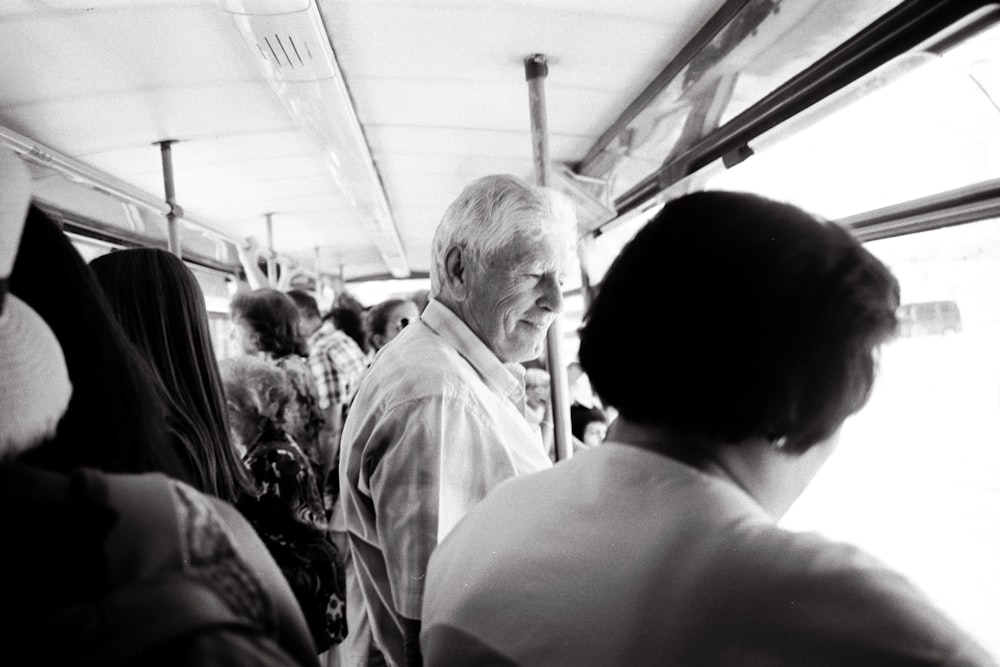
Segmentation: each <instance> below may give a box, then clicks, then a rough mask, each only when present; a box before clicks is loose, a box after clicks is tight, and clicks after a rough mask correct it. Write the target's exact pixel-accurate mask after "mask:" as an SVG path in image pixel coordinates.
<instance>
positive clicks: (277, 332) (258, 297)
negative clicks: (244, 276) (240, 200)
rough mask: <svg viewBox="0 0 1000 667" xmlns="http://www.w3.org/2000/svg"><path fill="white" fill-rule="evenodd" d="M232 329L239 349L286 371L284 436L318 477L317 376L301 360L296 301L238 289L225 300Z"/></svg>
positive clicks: (322, 456) (321, 455) (320, 423)
mask: <svg viewBox="0 0 1000 667" xmlns="http://www.w3.org/2000/svg"><path fill="white" fill-rule="evenodd" d="M229 307H230V312H231V314H232V316H233V334H234V335H235V336H236V340H237V343H238V345H239V347H240V348H241V351H242V352H243V353H245V354H249V355H251V356H257V357H260V358H262V359H264V360H266V361H269V362H271V363H273V364H274V365H276V366H278V367H279V368H281V369H282V370H283V371H285V375H287V376H288V381H289V382H290V383H291V386H292V400H291V402H290V403H289V405H288V410H287V414H286V416H285V423H286V428H287V430H288V435H290V436H292V439H293V440H295V442H296V444H298V445H299V447H301V448H302V451H304V452H305V453H306V456H308V457H309V460H310V461H311V462H312V464H313V466H314V469H315V471H316V474H317V479H320V480H322V479H323V475H324V474H325V471H326V469H325V465H324V463H325V461H326V460H327V458H328V454H327V453H325V452H324V451H323V446H322V434H323V429H324V426H325V419H324V417H323V412H322V411H321V410H320V407H319V399H318V398H317V394H318V390H317V387H316V381H315V380H314V379H313V376H312V373H311V372H310V371H309V367H308V365H307V364H306V358H305V355H306V346H305V342H304V341H303V340H302V335H301V333H300V328H299V312H298V310H297V309H296V307H295V303H294V302H293V301H292V300H291V298H289V297H288V296H287V295H285V294H284V293H282V292H279V291H278V290H274V289H270V288H267V287H265V288H262V289H257V290H254V291H253V292H241V293H238V294H237V295H236V296H234V297H233V300H232V302H231V303H230V306H229Z"/></svg>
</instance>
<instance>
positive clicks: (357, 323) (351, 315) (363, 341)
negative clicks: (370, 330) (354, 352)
mask: <svg viewBox="0 0 1000 667" xmlns="http://www.w3.org/2000/svg"><path fill="white" fill-rule="evenodd" d="M329 317H330V319H331V320H333V324H334V326H336V327H337V328H338V329H340V330H341V331H343V332H344V333H345V334H347V336H348V337H349V338H350V339H351V340H353V341H354V342H355V343H357V344H358V347H360V348H361V351H362V352H367V351H368V336H367V334H366V333H365V323H364V319H363V318H362V317H361V313H360V311H357V310H354V309H353V308H345V307H343V306H335V307H334V308H331V309H330V313H329Z"/></svg>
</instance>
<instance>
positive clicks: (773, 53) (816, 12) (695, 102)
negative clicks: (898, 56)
mask: <svg viewBox="0 0 1000 667" xmlns="http://www.w3.org/2000/svg"><path fill="white" fill-rule="evenodd" d="M898 4H899V0H838V2H835V3H834V2H815V1H804V0H800V1H798V2H787V1H784V2H783V1H781V0H750V1H749V2H747V3H745V4H744V5H743V6H742V7H740V9H739V10H738V11H737V13H736V15H735V16H734V17H733V19H732V20H731V21H730V22H729V23H728V24H727V25H726V26H725V27H724V28H723V29H722V30H720V31H719V33H718V34H716V35H715V36H714V37H713V38H712V40H711V41H710V42H709V43H708V44H707V45H706V46H705V48H703V49H701V51H699V52H698V53H697V54H695V55H694V57H693V58H692V59H691V61H690V62H689V63H688V64H687V65H685V66H684V67H683V68H682V69H681V70H680V71H679V72H678V73H677V74H676V76H674V77H673V79H671V80H670V81H669V82H668V83H667V85H666V86H665V87H664V88H663V90H661V91H660V92H659V93H658V94H657V95H656V96H655V97H654V98H653V99H652V100H650V101H649V103H648V104H647V105H646V106H645V107H644V108H643V109H642V110H641V111H640V112H639V113H638V114H637V115H636V116H635V118H633V119H632V120H631V121H630V122H629V123H628V124H627V125H626V126H625V127H624V128H622V130H621V132H619V134H618V136H616V137H615V139H614V140H613V141H612V142H611V143H610V144H609V145H608V146H607V147H605V148H604V150H603V151H602V152H601V154H600V155H599V156H598V158H597V159H596V160H594V162H593V164H592V165H591V166H590V168H589V169H588V170H587V174H586V175H588V176H596V177H601V178H604V179H607V180H608V181H610V183H611V185H612V195H613V196H614V197H618V196H620V195H621V194H623V193H624V192H625V191H627V190H628V189H629V188H631V187H632V186H634V185H635V184H636V183H638V182H639V181H640V180H642V179H643V178H645V177H646V176H648V175H649V174H651V173H652V172H654V171H655V170H656V169H657V168H659V167H660V165H661V164H663V162H664V160H667V159H669V158H670V157H672V156H675V155H679V154H681V153H683V152H684V151H685V150H687V149H688V148H690V147H691V146H692V145H693V144H694V143H696V142H697V141H699V140H701V139H702V138H703V137H705V136H706V135H707V134H708V133H709V132H711V131H713V130H715V129H716V128H718V127H720V126H722V125H725V124H726V123H727V122H729V121H730V120H732V119H733V118H734V117H736V116H737V115H739V114H740V113H742V112H743V111H746V110H747V109H748V108H749V107H750V106H751V105H753V104H755V103H756V102H758V101H760V100H761V99H762V98H764V97H765V96H767V95H768V94H769V93H771V92H773V91H774V90H775V89H777V88H778V87H779V86H781V85H782V84H784V83H786V82H787V81H789V80H790V79H792V78H793V77H794V76H796V75H798V74H800V73H801V72H803V71H804V70H806V69H808V68H809V67H810V66H812V65H813V64H815V63H816V62H817V61H818V60H820V59H821V58H823V57H824V56H826V55H827V54H828V53H830V52H831V51H833V50H834V49H835V48H836V47H838V46H840V45H841V44H842V43H843V42H846V41H847V40H848V39H850V38H851V37H852V36H854V35H856V34H857V33H858V32H860V31H861V30H862V29H863V28H865V27H866V26H868V25H869V24H871V23H872V22H874V21H875V20H876V19H878V18H879V17H880V16H881V15H883V14H885V13H886V12H888V11H889V10H890V9H892V8H893V7H895V6H896V5H898Z"/></svg>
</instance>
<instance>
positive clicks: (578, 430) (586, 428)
mask: <svg viewBox="0 0 1000 667" xmlns="http://www.w3.org/2000/svg"><path fill="white" fill-rule="evenodd" d="M570 422H571V423H572V427H573V436H574V437H575V438H576V439H577V440H579V441H581V442H582V443H583V444H585V445H587V446H588V447H596V446H598V445H599V444H601V443H602V442H604V436H605V435H606V434H607V432H608V416H607V415H606V414H605V413H604V411H603V410H601V409H600V408H588V407H586V406H583V405H578V404H577V405H572V406H570Z"/></svg>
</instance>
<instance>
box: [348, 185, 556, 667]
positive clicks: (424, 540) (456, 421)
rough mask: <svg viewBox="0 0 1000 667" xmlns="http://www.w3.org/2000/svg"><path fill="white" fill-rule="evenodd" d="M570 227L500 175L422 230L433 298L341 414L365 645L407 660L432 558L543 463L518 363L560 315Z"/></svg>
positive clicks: (544, 199)
mask: <svg viewBox="0 0 1000 667" xmlns="http://www.w3.org/2000/svg"><path fill="white" fill-rule="evenodd" d="M574 231H575V227H574V220H573V215H572V213H571V211H570V210H569V209H568V207H567V208H565V209H564V202H563V201H562V200H561V199H556V198H555V197H554V196H553V194H552V193H550V192H549V191H547V190H543V189H540V188H535V187H531V186H529V185H527V184H525V183H523V182H522V181H520V180H518V179H516V178H513V177H511V176H488V177H485V178H481V179H479V180H477V181H474V182H473V183H471V184H470V185H469V186H467V187H466V188H465V190H463V191H462V193H461V194H460V195H459V197H458V199H457V200H456V201H455V202H453V203H452V204H451V206H449V207H448V210H447V211H446V212H445V214H444V217H443V219H442V221H441V223H440V225H439V226H438V228H437V231H436V232H435V234H434V241H433V267H432V273H431V292H432V295H433V298H432V299H431V301H430V303H429V304H428V306H427V308H426V310H425V311H424V312H423V314H422V315H421V317H420V319H419V321H417V322H415V323H413V324H411V325H409V326H408V327H406V329H404V330H403V332H402V333H400V334H399V336H397V337H396V339H395V340H394V341H393V343H392V345H390V346H387V347H385V348H384V349H383V350H382V352H381V353H380V354H379V356H378V358H377V359H376V360H375V362H374V363H373V364H372V366H371V369H370V370H369V372H368V374H367V375H366V376H365V379H364V380H363V381H362V383H361V388H360V389H359V390H358V394H357V396H356V398H355V400H354V404H353V406H352V407H351V411H350V413H349V414H348V418H347V423H346V425H345V428H344V438H343V443H342V451H341V493H342V500H343V503H344V509H345V513H346V519H347V529H348V535H349V538H350V542H351V551H352V554H353V557H354V559H355V564H356V571H357V573H358V576H359V580H360V585H361V588H362V591H363V593H364V599H365V602H366V607H367V613H368V620H369V621H370V623H371V626H372V631H373V634H374V637H375V641H376V643H377V645H378V646H379V648H380V649H381V650H382V652H383V653H384V654H385V657H386V659H387V661H389V663H390V664H392V665H402V664H419V660H420V654H419V646H418V645H417V639H418V634H419V629H420V606H421V602H422V599H423V582H424V572H425V568H426V565H427V560H428V558H429V557H430V554H431V551H433V549H434V548H435V547H436V546H437V544H438V542H440V540H441V539H442V538H443V537H444V536H445V535H447V534H448V531H450V530H451V529H452V527H454V525H455V524H456V523H457V522H458V521H459V519H461V518H462V517H463V516H464V515H465V513H466V512H467V511H468V510H469V509H470V508H471V507H472V506H473V505H475V504H476V503H477V502H479V500H480V499H482V498H483V496H485V495H486V493H487V492H488V491H489V490H490V489H492V488H494V487H495V486H496V485H497V484H499V483H500V482H502V481H503V480H505V479H508V478H510V477H513V476H515V475H519V474H523V473H527V472H532V471H535V470H541V469H543V468H547V467H549V466H550V465H551V462H550V461H549V458H548V457H547V456H546V455H545V451H544V450H543V448H542V445H541V443H540V441H539V439H538V437H537V435H536V434H534V433H532V431H531V429H530V427H529V425H528V423H527V421H526V420H525V418H524V410H525V393H524V380H523V376H524V368H523V367H522V366H521V365H520V362H524V361H527V360H529V359H534V358H535V357H537V356H538V355H539V353H540V352H541V348H542V343H543V341H544V338H545V334H546V332H547V330H548V328H549V325H550V324H551V323H552V321H553V320H554V319H555V318H556V316H557V315H558V313H559V312H560V311H561V310H562V307H563V299H562V292H561V287H560V284H561V281H562V277H563V273H564V271H565V270H566V268H567V263H568V261H569V258H570V253H571V249H572V245H573V241H574Z"/></svg>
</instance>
